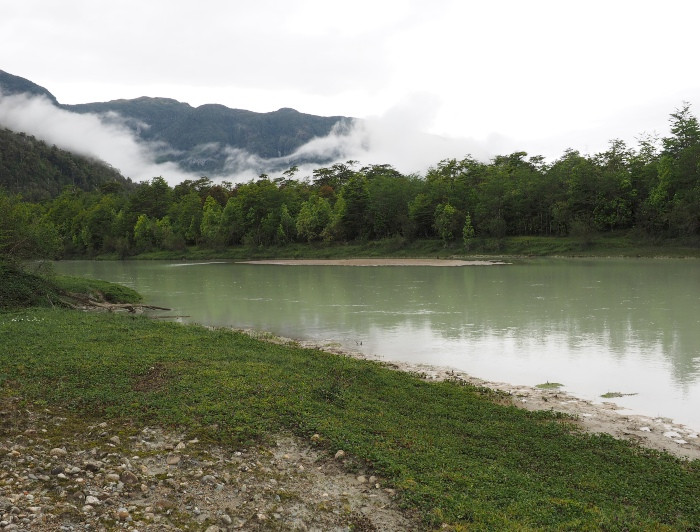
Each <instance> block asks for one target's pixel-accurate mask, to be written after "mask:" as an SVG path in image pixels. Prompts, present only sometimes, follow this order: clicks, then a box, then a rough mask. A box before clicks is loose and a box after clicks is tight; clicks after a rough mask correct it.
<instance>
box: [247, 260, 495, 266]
mask: <svg viewBox="0 0 700 532" xmlns="http://www.w3.org/2000/svg"><path fill="white" fill-rule="evenodd" d="M241 262H242V263H243V264H275V265H279V266H443V267H445V266H453V267H454V266H494V265H497V264H507V263H505V262H501V261H497V260H456V259H401V258H397V259H279V260H278V259H274V260H247V261H241Z"/></svg>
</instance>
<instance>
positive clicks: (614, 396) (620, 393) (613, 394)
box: [601, 392, 637, 399]
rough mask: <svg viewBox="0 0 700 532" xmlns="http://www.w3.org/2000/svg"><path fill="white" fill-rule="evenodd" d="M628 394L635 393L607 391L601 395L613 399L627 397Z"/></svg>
mask: <svg viewBox="0 0 700 532" xmlns="http://www.w3.org/2000/svg"><path fill="white" fill-rule="evenodd" d="M628 395H637V394H636V393H622V392H608V393H604V394H603V395H601V397H603V398H604V399H614V398H616V397H627V396H628Z"/></svg>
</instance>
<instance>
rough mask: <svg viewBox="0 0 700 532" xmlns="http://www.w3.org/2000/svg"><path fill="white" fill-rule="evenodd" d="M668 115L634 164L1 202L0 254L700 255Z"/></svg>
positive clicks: (697, 143) (336, 169)
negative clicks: (608, 241) (609, 241)
mask: <svg viewBox="0 0 700 532" xmlns="http://www.w3.org/2000/svg"><path fill="white" fill-rule="evenodd" d="M166 107H167V105H166ZM671 116H672V119H671V124H672V127H671V131H672V136H670V137H668V138H665V139H662V141H661V142H662V144H663V150H661V149H660V148H659V146H658V142H657V141H656V140H655V139H653V138H643V139H642V141H640V148H639V150H638V151H635V150H634V149H631V148H629V147H628V146H626V145H625V143H624V142H622V141H620V140H613V141H611V142H610V146H609V148H608V149H607V150H605V151H604V152H602V153H598V154H596V155H593V156H587V155H582V154H580V153H579V152H577V151H575V150H567V151H566V152H565V153H564V154H563V155H562V156H561V157H560V158H559V159H557V160H555V161H554V162H553V163H551V164H547V163H546V162H545V161H544V159H543V158H542V157H538V156H533V157H529V156H528V155H527V154H526V153H524V152H514V153H511V154H509V155H502V156H497V157H494V158H493V160H492V161H491V162H489V163H482V162H478V161H475V160H474V159H473V158H471V157H469V156H467V157H465V158H464V159H462V160H456V159H446V160H443V161H441V162H440V163H438V164H437V165H436V166H435V167H434V168H430V169H429V170H428V172H427V173H426V175H425V177H424V178H421V177H420V176H415V175H402V174H401V173H400V172H398V171H397V170H395V169H393V168H392V167H391V166H389V165H371V166H365V167H362V168H360V169H359V170H357V163H356V161H347V162H346V163H345V164H334V165H332V166H330V167H328V168H319V169H316V170H314V171H313V172H312V174H313V180H311V179H309V178H308V176H307V177H306V178H302V179H297V175H298V173H299V169H298V168H297V167H292V168H290V169H289V170H287V171H285V172H283V173H282V174H281V175H280V176H279V177H277V178H274V179H273V178H271V177H270V176H268V175H261V176H260V177H259V178H258V179H257V180H251V181H249V182H247V183H238V184H236V185H233V184H232V183H228V182H223V181H222V182H218V183H215V182H213V181H212V180H211V179H209V178H206V177H202V178H200V179H197V180H195V181H191V180H187V181H184V182H182V183H180V184H178V185H177V186H175V187H174V188H171V187H169V186H168V184H167V182H166V181H165V180H164V179H163V178H162V177H156V178H153V179H152V180H150V181H148V182H145V183H141V184H139V185H138V186H137V187H136V188H134V189H128V188H120V187H119V186H116V185H114V184H113V183H103V184H102V185H101V186H100V187H99V189H98V190H94V191H88V192H86V191H83V190H80V189H77V188H68V189H65V190H64V191H63V192H62V193H61V194H60V195H59V196H58V197H56V198H55V199H53V200H47V201H45V202H42V203H39V204H37V203H30V202H27V201H26V200H24V199H23V198H22V197H19V196H8V195H6V194H3V195H0V203H1V204H2V205H4V208H3V209H2V213H0V229H2V231H3V232H2V233H0V252H3V250H5V252H7V250H8V249H10V248H12V249H13V250H17V251H16V253H17V254H18V255H22V256H29V255H32V254H33V256H37V255H38V256H51V255H62V256H71V255H73V256H95V255H101V254H109V255H110V256H119V257H127V256H130V255H134V254H139V253H152V252H163V251H172V252H176V253H178V254H180V255H179V256H181V254H182V253H184V252H186V251H187V249H188V246H190V247H191V246H198V247H199V248H202V249H210V250H216V251H217V253H227V252H229V253H232V254H238V255H240V253H241V252H240V251H237V252H233V251H230V250H231V248H232V247H237V246H243V247H244V248H245V249H247V250H249V249H258V248H269V247H279V246H288V245H290V244H294V243H298V242H307V243H309V242H327V243H328V242H344V243H352V242H354V241H356V240H382V239H387V238H395V239H397V240H396V241H402V242H405V241H406V240H412V239H440V240H441V241H442V243H443V245H444V246H445V247H449V246H450V245H452V244H453V242H454V241H455V240H457V239H460V237H461V243H462V244H464V246H460V250H464V248H465V247H466V248H467V250H470V249H472V248H474V249H479V251H482V252H491V253H501V252H504V251H505V250H506V249H507V247H508V245H507V243H506V239H507V238H508V237H511V238H518V237H529V238H534V237H542V236H557V237H559V238H564V239H567V240H566V241H564V242H562V243H561V245H559V244H557V245H550V246H549V247H551V248H552V249H555V248H557V249H565V248H567V247H571V246H570V244H571V242H572V241H573V242H575V245H574V246H573V247H574V249H575V251H577V252H581V251H584V250H585V251H586V252H588V251H589V250H591V249H593V248H594V247H595V241H596V239H599V238H600V237H605V236H610V235H617V234H632V235H634V236H635V238H637V239H647V240H649V241H663V240H665V239H677V238H681V239H685V241H686V242H688V243H689V244H690V245H697V241H698V239H699V238H700V133H698V130H699V127H700V126H698V123H697V119H695V117H694V116H693V115H692V114H691V113H690V110H689V107H688V106H687V105H685V106H684V107H683V108H682V109H680V110H679V111H677V112H676V113H674V114H673V115H671ZM467 214H468V218H467ZM467 222H468V223H467ZM569 239H573V240H569ZM523 241H524V240H523V239H521V240H519V241H518V242H519V244H518V247H519V248H520V247H521V246H520V244H521V243H522V242H523ZM523 249H525V248H524V247H523ZM525 251H527V250H525ZM537 252H538V253H539V251H537ZM254 253H259V251H254Z"/></svg>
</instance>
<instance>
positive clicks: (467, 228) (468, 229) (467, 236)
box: [462, 213, 476, 251]
mask: <svg viewBox="0 0 700 532" xmlns="http://www.w3.org/2000/svg"><path fill="white" fill-rule="evenodd" d="M475 235H476V232H475V231H474V226H473V225H472V217H471V216H470V215H469V213H467V216H466V217H465V218H464V226H463V227H462V242H464V249H466V250H467V251H469V248H470V247H471V245H472V242H473V240H474V236H475Z"/></svg>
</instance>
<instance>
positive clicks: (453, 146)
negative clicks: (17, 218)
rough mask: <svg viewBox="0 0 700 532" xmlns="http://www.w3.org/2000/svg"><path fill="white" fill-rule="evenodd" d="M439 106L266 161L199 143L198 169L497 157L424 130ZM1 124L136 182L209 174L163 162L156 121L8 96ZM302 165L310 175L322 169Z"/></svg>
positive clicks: (348, 129) (375, 120)
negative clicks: (147, 134) (151, 128)
mask: <svg viewBox="0 0 700 532" xmlns="http://www.w3.org/2000/svg"><path fill="white" fill-rule="evenodd" d="M431 106H432V108H431ZM434 107H435V104H434V102H430V101H426V100H425V98H421V97H418V98H417V99H415V100H412V101H409V102H405V103H404V104H402V105H400V106H397V107H395V108H393V109H390V110H389V111H388V112H387V113H385V114H384V115H383V116H380V117H372V118H368V119H364V120H346V121H341V122H338V123H337V124H336V125H335V126H334V127H333V129H332V131H331V132H330V133H329V134H328V135H327V136H325V137H319V138H315V139H312V140H311V141H309V142H308V143H306V144H305V145H303V146H301V147H300V148H299V149H297V150H296V151H295V152H294V153H293V154H291V155H289V156H287V157H280V158H272V159H264V158H261V157H259V156H257V155H255V154H251V153H249V152H247V151H245V150H242V149H239V148H235V147H231V146H223V145H220V144H218V143H210V144H203V145H200V146H198V147H197V148H195V150H193V151H192V152H191V153H190V155H189V162H190V163H193V164H191V165H190V166H191V167H192V166H195V167H196V165H197V162H198V161H200V162H202V163H204V162H205V161H206V160H208V159H210V158H220V159H225V164H224V172H223V173H224V175H217V176H210V177H212V178H214V179H227V180H230V181H234V182H239V181H247V180H249V179H253V178H255V177H256V176H258V175H259V174H261V173H268V174H271V175H274V174H278V173H280V172H281V171H282V170H284V169H286V168H289V167H290V166H292V165H294V164H297V163H296V161H299V160H304V159H306V160H309V159H318V160H324V161H328V162H327V163H324V165H323V166H326V165H331V164H333V163H335V162H345V161H348V160H351V159H352V160H357V161H359V162H360V164H362V165H368V164H391V165H392V166H394V167H395V168H396V169H398V170H399V171H401V172H404V173H423V172H424V171H425V170H426V169H427V168H428V167H430V166H431V165H434V164H436V163H437V162H439V161H440V160H442V159H445V158H451V157H456V158H462V157H464V156H466V155H472V156H474V157H477V158H482V159H486V158H488V157H489V156H490V155H491V154H490V153H489V151H488V150H487V149H486V147H485V145H484V144H483V143H478V142H476V141H473V140H468V139H450V138H445V137H439V136H435V135H429V134H426V133H423V132H422V131H421V130H422V129H424V128H426V127H429V125H430V121H431V120H432V118H431V117H432V113H433V112H434ZM0 126H2V127H6V128H9V129H11V130H13V131H20V132H24V133H27V134H29V135H33V136H35V137H37V138H39V139H41V140H44V141H45V142H47V143H49V144H55V145H56V146H58V147H60V148H63V149H66V150H70V151H73V152H75V153H79V154H81V155H85V156H88V157H93V158H96V159H100V160H102V161H104V162H106V163H108V164H110V165H111V166H113V167H115V168H117V169H118V170H119V171H120V172H121V173H122V174H123V175H124V176H126V177H130V178H131V179H133V180H134V181H143V180H147V179H151V178H152V177H155V176H163V177H164V178H165V179H166V180H167V181H168V182H169V183H170V184H176V183H178V182H181V181H182V180H184V179H197V178H198V177H200V176H201V175H202V174H203V173H204V172H202V173H199V174H198V173H195V172H188V171H185V170H183V169H182V168H181V167H179V166H178V165H177V164H176V163H174V162H163V163H159V162H157V160H158V158H159V157H162V156H163V155H164V154H168V153H170V154H172V153H175V152H174V151H173V150H172V148H171V147H170V146H168V145H167V144H165V143H161V142H145V141H143V140H141V139H139V138H138V136H137V134H136V133H135V131H137V130H138V129H145V128H148V124H145V123H141V122H139V123H136V122H135V121H134V120H133V119H129V118H125V117H123V116H120V115H118V114H116V113H107V114H103V115H95V114H79V113H73V112H70V111H66V110H64V109H61V108H59V107H56V106H54V105H53V104H52V103H51V102H50V101H49V100H47V99H46V98H44V97H42V96H39V97H37V96H28V95H10V96H3V95H2V94H0ZM300 166H301V168H300V169H301V172H300V174H299V175H300V176H302V177H303V176H304V175H310V173H311V171H312V170H313V168H314V166H311V165H300Z"/></svg>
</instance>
